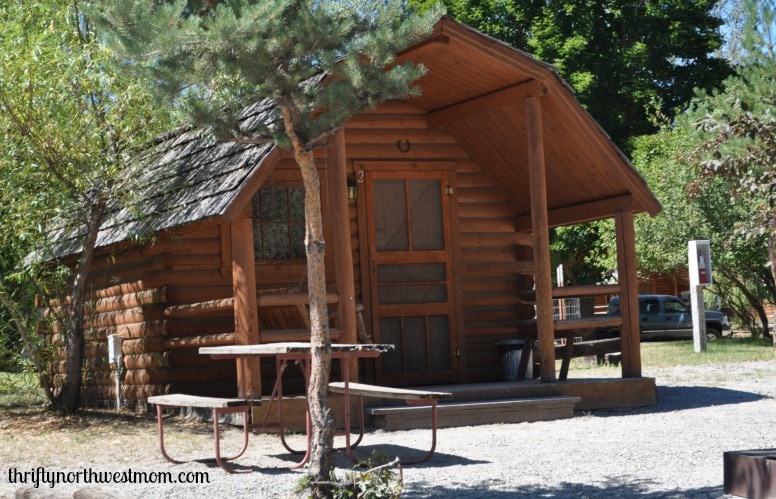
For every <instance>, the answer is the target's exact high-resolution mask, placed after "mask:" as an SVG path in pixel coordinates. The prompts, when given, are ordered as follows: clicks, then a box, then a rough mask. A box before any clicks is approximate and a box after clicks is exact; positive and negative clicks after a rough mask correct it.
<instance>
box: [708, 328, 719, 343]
mask: <svg viewBox="0 0 776 499" xmlns="http://www.w3.org/2000/svg"><path fill="white" fill-rule="evenodd" d="M721 338H722V334H721V333H720V332H719V331H717V330H716V329H714V328H710V327H706V341H715V340H719V339H721Z"/></svg>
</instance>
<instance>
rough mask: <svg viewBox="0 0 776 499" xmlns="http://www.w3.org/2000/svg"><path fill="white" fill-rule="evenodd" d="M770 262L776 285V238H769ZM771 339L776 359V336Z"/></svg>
mask: <svg viewBox="0 0 776 499" xmlns="http://www.w3.org/2000/svg"><path fill="white" fill-rule="evenodd" d="M768 260H770V264H771V277H772V278H773V282H774V283H776V238H774V237H773V236H771V237H769V238H768ZM768 333H769V330H768V329H766V331H765V334H766V335H767V334H768ZM771 339H772V340H773V355H774V357H776V334H771Z"/></svg>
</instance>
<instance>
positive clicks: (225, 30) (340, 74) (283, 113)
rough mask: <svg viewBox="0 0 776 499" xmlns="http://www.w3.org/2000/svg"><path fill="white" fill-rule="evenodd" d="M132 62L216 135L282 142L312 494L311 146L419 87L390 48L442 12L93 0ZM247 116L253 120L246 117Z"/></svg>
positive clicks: (318, 292)
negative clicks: (300, 250)
mask: <svg viewBox="0 0 776 499" xmlns="http://www.w3.org/2000/svg"><path fill="white" fill-rule="evenodd" d="M97 3H98V5H100V8H101V9H102V10H101V11H100V16H101V19H102V23H103V25H104V26H105V27H106V29H109V30H110V31H111V32H112V34H113V37H114V46H115V47H116V49H117V50H118V51H119V52H120V53H122V54H123V55H124V56H125V57H127V61H128V67H129V68H131V69H133V70H137V71H141V72H143V73H144V74H146V75H147V78H148V81H149V82H153V84H154V85H155V86H156V88H157V89H158V90H159V93H160V95H161V97H162V98H163V99H164V100H165V101H166V102H167V103H168V104H169V105H171V106H180V107H181V108H183V109H184V110H186V111H187V112H188V113H189V115H190V116H191V118H192V120H193V121H194V122H196V123H198V124H201V125H207V126H210V127H212V129H213V130H214V132H215V133H216V134H217V135H218V136H219V137H220V138H222V139H224V140H239V141H243V142H249V143H262V142H267V141H271V142H274V143H275V144H277V145H279V146H281V147H284V148H287V149H289V150H290V151H291V152H292V153H293V156H294V158H295V160H296V162H297V164H298V165H299V168H300V171H301V173H302V178H303V182H304V187H305V226H306V238H305V247H306V254H307V268H308V287H309V300H310V325H311V343H312V348H313V349H312V352H313V355H312V366H311V378H310V387H309V390H308V395H309V401H310V415H311V418H312V421H313V428H314V430H313V437H312V438H313V440H312V457H311V461H310V462H311V466H310V474H311V476H312V483H313V492H314V494H315V495H316V496H325V495H327V494H328V493H329V492H328V491H327V490H326V487H325V485H324V483H323V482H325V481H326V480H328V479H329V475H330V473H331V470H332V461H331V448H332V441H333V431H334V424H333V419H332V415H331V412H330V410H329V406H328V400H327V388H328V382H329V375H330V362H331V337H330V334H329V329H328V320H327V319H328V318H327V306H326V299H325V295H326V281H325V274H324V251H325V241H324V238H323V231H322V215H321V204H320V180H319V178H318V174H317V171H316V167H315V161H314V158H313V148H314V147H316V146H318V145H320V143H321V142H320V139H323V138H325V136H326V135H327V134H329V133H331V132H333V131H335V130H336V129H337V128H339V127H340V126H342V125H343V123H344V122H345V121H346V120H347V119H348V118H349V117H350V116H352V115H353V114H355V113H357V112H359V111H362V110H365V109H368V108H370V107H373V106H375V105H377V104H378V103H380V102H383V101H385V100H389V99H396V98H402V97H405V96H407V95H408V94H412V93H414V92H417V89H415V88H413V87H412V83H413V82H414V81H415V80H416V79H417V78H418V77H419V76H420V75H421V74H423V68H420V67H417V66H415V65H413V64H411V63H406V64H401V65H397V64H394V56H395V53H396V52H397V51H398V50H401V49H403V48H405V47H406V46H407V45H409V44H410V43H411V42H412V41H413V40H417V39H419V37H420V36H422V35H424V34H427V33H429V32H430V30H431V28H432V27H433V24H434V23H435V22H436V21H437V20H438V17H439V15H440V12H439V11H438V10H432V11H430V12H429V13H428V14H427V15H425V16H417V15H412V14H407V13H405V12H404V11H403V9H402V2H399V1H384V0H375V1H371V2H341V1H330V2H327V1H302V0H267V1H255V0H242V1H241V0H230V1H223V2H216V1H207V2H204V1H196V0H175V1H169V2H167V1H156V2H148V1H147V0H115V1H113V2H97ZM244 109H249V111H247V112H248V113H249V114H250V113H254V116H255V115H256V114H259V115H260V119H254V120H251V121H250V124H249V125H246V124H245V122H244V121H243V120H242V118H243V117H245V116H246V115H245V114H243V113H244V111H243V110H244Z"/></svg>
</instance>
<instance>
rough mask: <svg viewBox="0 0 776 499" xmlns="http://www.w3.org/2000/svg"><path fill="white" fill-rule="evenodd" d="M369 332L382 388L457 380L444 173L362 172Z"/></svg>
mask: <svg viewBox="0 0 776 499" xmlns="http://www.w3.org/2000/svg"><path fill="white" fill-rule="evenodd" d="M364 180H365V184H366V204H367V219H368V221H367V224H368V247H369V281H370V291H371V292H370V295H371V310H372V331H373V332H374V336H375V340H376V341H378V342H380V343H392V344H394V345H395V346H396V349H395V351H393V352H391V353H388V354H383V355H382V356H381V357H380V358H379V360H378V363H377V373H376V376H377V378H378V381H379V382H380V383H384V384H388V385H412V384H431V383H450V382H453V381H455V379H454V378H455V374H454V373H455V372H457V369H454V363H455V360H456V357H455V356H454V355H453V353H454V343H455V339H456V335H455V334H454V328H455V324H456V321H455V317H454V303H453V296H454V295H453V290H452V282H453V279H452V277H453V276H452V258H451V250H450V230H449V219H450V215H449V206H448V205H449V202H448V196H447V194H446V187H447V185H448V182H447V173H446V172H438V171H435V172H412V173H409V172H405V171H402V172H394V171H372V172H366V173H365V178H364Z"/></svg>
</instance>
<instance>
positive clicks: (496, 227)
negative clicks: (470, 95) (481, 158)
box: [457, 162, 534, 383]
mask: <svg viewBox="0 0 776 499" xmlns="http://www.w3.org/2000/svg"><path fill="white" fill-rule="evenodd" d="M457 179H458V214H459V221H458V226H459V227H460V239H459V240H460V245H461V260H462V262H461V268H462V269H463V273H464V276H463V279H461V280H460V282H461V284H462V287H463V290H462V291H463V293H462V296H463V304H462V307H459V309H460V310H463V322H464V336H465V338H466V352H467V356H466V359H467V366H466V376H467V382H470V383H477V382H486V381H497V380H500V379H501V362H500V357H499V350H498V346H497V344H498V343H499V342H500V341H503V340H507V339H514V338H515V337H516V331H517V325H518V323H519V322H520V321H521V320H527V319H531V318H532V317H533V315H534V310H533V303H534V296H533V292H532V291H531V289H532V288H533V262H532V250H531V243H530V234H528V233H518V232H516V231H515V217H516V216H517V213H516V212H515V209H514V207H513V206H512V204H511V203H510V202H509V200H508V199H507V198H506V197H505V196H504V194H502V193H501V191H500V190H499V189H498V188H497V187H496V185H495V184H494V182H493V180H492V178H491V177H489V176H488V175H487V174H486V173H484V172H483V171H482V169H481V168H480V167H479V166H478V165H476V164H474V163H471V162H467V163H463V162H461V163H460V166H459V170H458V175H457Z"/></svg>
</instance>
